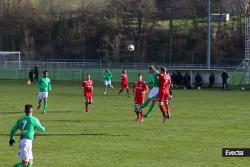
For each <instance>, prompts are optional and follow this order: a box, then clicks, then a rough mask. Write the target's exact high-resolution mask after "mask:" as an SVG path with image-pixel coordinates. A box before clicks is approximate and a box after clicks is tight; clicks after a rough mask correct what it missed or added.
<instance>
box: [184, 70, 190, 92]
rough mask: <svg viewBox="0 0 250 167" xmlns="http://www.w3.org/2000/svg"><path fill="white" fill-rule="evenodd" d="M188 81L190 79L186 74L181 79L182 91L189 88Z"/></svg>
mask: <svg viewBox="0 0 250 167" xmlns="http://www.w3.org/2000/svg"><path fill="white" fill-rule="evenodd" d="M190 80H191V77H190V76H189V75H188V73H187V72H186V73H185V75H184V77H183V86H184V87H183V88H184V89H188V88H190Z"/></svg>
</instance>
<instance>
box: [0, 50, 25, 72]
mask: <svg viewBox="0 0 250 167" xmlns="http://www.w3.org/2000/svg"><path fill="white" fill-rule="evenodd" d="M0 68H4V69H7V68H15V69H19V70H20V69H21V52H16V51H15V52H12V51H0Z"/></svg>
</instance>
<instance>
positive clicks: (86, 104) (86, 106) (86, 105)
mask: <svg viewBox="0 0 250 167" xmlns="http://www.w3.org/2000/svg"><path fill="white" fill-rule="evenodd" d="M88 106H89V105H88V103H85V109H86V112H88V108H89V107H88Z"/></svg>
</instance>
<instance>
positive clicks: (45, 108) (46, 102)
mask: <svg viewBox="0 0 250 167" xmlns="http://www.w3.org/2000/svg"><path fill="white" fill-rule="evenodd" d="M47 107H48V101H47V99H45V100H44V105H43V111H44V112H46V110H47Z"/></svg>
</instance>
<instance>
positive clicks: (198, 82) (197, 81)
mask: <svg viewBox="0 0 250 167" xmlns="http://www.w3.org/2000/svg"><path fill="white" fill-rule="evenodd" d="M194 80H195V86H196V88H197V89H198V90H201V87H202V78H201V76H200V74H199V73H198V72H197V73H196V75H195V78H194Z"/></svg>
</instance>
